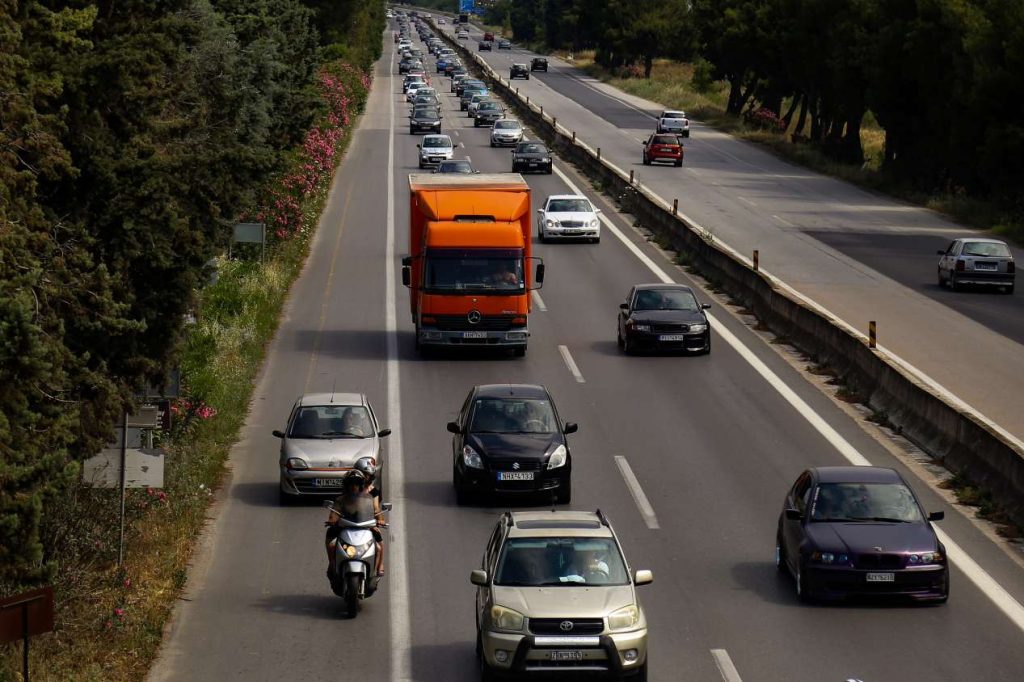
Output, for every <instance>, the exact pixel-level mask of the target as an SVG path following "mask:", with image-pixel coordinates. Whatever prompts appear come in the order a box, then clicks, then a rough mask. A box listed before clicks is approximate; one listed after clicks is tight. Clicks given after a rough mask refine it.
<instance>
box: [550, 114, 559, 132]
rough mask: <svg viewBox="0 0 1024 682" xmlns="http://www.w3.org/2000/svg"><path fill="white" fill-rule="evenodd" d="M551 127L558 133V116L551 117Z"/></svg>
mask: <svg viewBox="0 0 1024 682" xmlns="http://www.w3.org/2000/svg"><path fill="white" fill-rule="evenodd" d="M551 127H552V128H554V129H555V131H556V132H557V131H558V117H557V116H552V117H551Z"/></svg>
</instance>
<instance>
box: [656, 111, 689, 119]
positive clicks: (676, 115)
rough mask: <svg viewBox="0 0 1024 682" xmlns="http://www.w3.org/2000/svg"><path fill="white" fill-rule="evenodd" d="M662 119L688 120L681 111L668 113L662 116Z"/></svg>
mask: <svg viewBox="0 0 1024 682" xmlns="http://www.w3.org/2000/svg"><path fill="white" fill-rule="evenodd" d="M661 117H662V118H686V114H684V113H683V112H681V111H666V112H665V113H664V114H662V115H661Z"/></svg>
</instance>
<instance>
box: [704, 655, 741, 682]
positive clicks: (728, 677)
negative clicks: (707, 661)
mask: <svg viewBox="0 0 1024 682" xmlns="http://www.w3.org/2000/svg"><path fill="white" fill-rule="evenodd" d="M711 655H712V656H713V657H714V659H715V665H717V666H718V672H720V673H721V674H722V679H723V680H725V682H743V681H742V680H741V679H740V673H739V671H738V670H736V666H735V665H733V663H732V659H731V658H729V652H728V651H726V650H725V649H712V650H711Z"/></svg>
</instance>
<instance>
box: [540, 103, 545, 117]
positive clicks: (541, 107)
mask: <svg viewBox="0 0 1024 682" xmlns="http://www.w3.org/2000/svg"><path fill="white" fill-rule="evenodd" d="M540 117H541V118H544V105H543V104H541V105H540Z"/></svg>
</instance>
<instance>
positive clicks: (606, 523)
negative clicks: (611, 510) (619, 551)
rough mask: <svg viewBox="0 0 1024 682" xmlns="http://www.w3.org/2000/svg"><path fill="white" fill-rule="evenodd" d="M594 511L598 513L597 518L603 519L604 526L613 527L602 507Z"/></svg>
mask: <svg viewBox="0 0 1024 682" xmlns="http://www.w3.org/2000/svg"><path fill="white" fill-rule="evenodd" d="M594 513H595V514H597V518H599V519H600V520H601V525H602V526H608V527H609V528H611V527H612V524H610V523H608V517H607V516H605V515H604V512H603V511H601V510H600V509H598V510H597V511H596V512H594Z"/></svg>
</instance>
